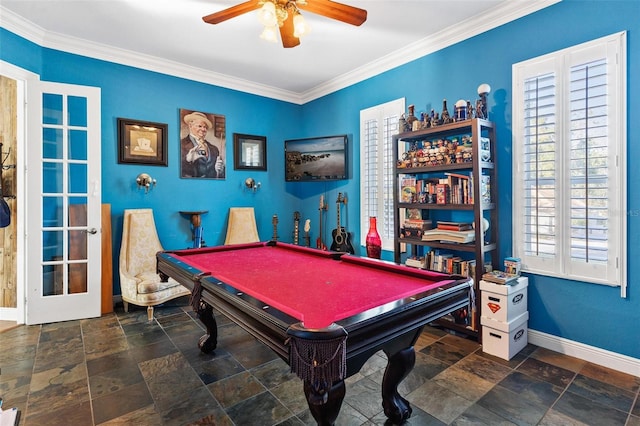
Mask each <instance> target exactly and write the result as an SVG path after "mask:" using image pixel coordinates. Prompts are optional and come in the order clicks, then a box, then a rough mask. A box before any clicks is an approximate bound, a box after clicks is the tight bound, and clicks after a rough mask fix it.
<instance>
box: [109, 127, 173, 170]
mask: <svg viewBox="0 0 640 426" xmlns="http://www.w3.org/2000/svg"><path fill="white" fill-rule="evenodd" d="M118 163H134V164H147V165H150V166H167V165H168V164H169V162H168V158H167V125H166V124H162V123H152V122H150V121H140V120H131V119H128V118H118Z"/></svg>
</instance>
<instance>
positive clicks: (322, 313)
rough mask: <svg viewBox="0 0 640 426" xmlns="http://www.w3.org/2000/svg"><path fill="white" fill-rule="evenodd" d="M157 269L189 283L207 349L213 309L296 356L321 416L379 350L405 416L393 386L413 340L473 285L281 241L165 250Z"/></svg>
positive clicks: (385, 401) (327, 415) (400, 412)
mask: <svg viewBox="0 0 640 426" xmlns="http://www.w3.org/2000/svg"><path fill="white" fill-rule="evenodd" d="M157 269H158V272H159V273H160V274H161V275H162V276H163V278H164V279H168V277H171V278H173V279H175V280H177V281H178V282H180V283H181V284H182V285H184V286H186V287H187V288H189V289H190V290H191V291H192V297H191V302H192V306H193V307H194V310H195V311H196V312H197V313H198V316H199V318H200V320H201V321H202V322H203V324H204V325H205V326H206V328H207V334H205V335H204V336H203V337H202V338H200V341H199V343H198V344H199V346H200V349H201V350H202V351H203V352H205V353H209V352H211V351H213V350H214V349H215V348H216V345H217V326H216V322H215V318H214V315H213V309H214V308H215V309H216V310H218V311H219V312H221V313H222V314H224V315H226V316H227V317H229V318H230V319H231V320H232V321H234V322H235V323H237V324H238V325H240V326H241V327H243V328H244V329H246V330H247V331H248V332H249V333H251V334H252V335H254V336H255V337H256V338H257V339H259V340H260V341H261V342H263V343H264V344H266V345H267V346H269V347H270V348H271V349H273V350H274V351H275V352H276V353H277V354H278V355H279V356H280V357H281V358H282V359H283V360H285V361H286V362H287V363H288V364H289V365H290V367H291V371H292V372H294V373H296V374H297V375H298V377H300V378H301V379H302V381H303V388H304V393H305V396H306V398H307V402H308V404H309V409H310V411H311V413H312V415H313V417H314V418H315V420H316V421H317V422H318V424H320V425H331V424H334V422H335V420H336V418H337V417H338V413H339V411H340V406H341V405H342V401H343V398H344V395H345V384H344V379H345V378H347V377H349V376H351V375H353V374H355V373H357V372H358V371H359V370H360V369H361V368H362V366H363V365H364V363H365V362H366V361H367V359H369V357H371V356H372V355H373V354H374V353H376V352H377V351H380V350H382V351H384V353H385V354H386V355H387V358H388V364H387V367H386V370H385V374H384V378H383V382H382V406H383V409H384V413H385V415H386V416H387V417H388V418H389V419H390V420H391V421H393V422H395V423H398V424H399V423H401V422H402V421H404V420H406V419H407V418H409V416H410V415H411V406H410V405H409V402H408V401H407V400H405V399H404V398H402V397H401V396H400V395H399V393H398V390H397V388H398V384H399V383H400V382H401V381H402V380H403V379H404V378H405V377H406V376H407V375H408V374H409V372H410V371H411V369H412V368H413V366H414V364H415V352H414V349H413V345H414V344H415V342H416V340H417V338H418V336H419V335H420V333H421V331H422V327H423V326H424V325H425V324H427V323H429V322H431V321H433V320H435V319H437V318H440V317H442V316H444V315H446V314H448V313H450V312H452V311H454V310H456V309H459V308H461V307H464V306H467V305H468V303H469V292H470V291H471V281H470V280H469V279H467V278H463V277H459V276H450V275H445V274H439V273H434V272H429V271H422V270H418V269H414V268H409V267H406V266H403V265H396V264H393V263H389V262H384V261H380V260H374V259H369V258H361V257H357V256H353V255H350V254H345V253H336V252H331V251H323V250H317V249H313V248H308V247H301V246H297V245H292V244H286V243H281V242H275V241H271V242H266V243H263V242H260V243H251V244H238V245H230V246H218V247H206V248H197V249H195V248H194V249H185V250H175V251H163V252H159V253H158V254H157Z"/></svg>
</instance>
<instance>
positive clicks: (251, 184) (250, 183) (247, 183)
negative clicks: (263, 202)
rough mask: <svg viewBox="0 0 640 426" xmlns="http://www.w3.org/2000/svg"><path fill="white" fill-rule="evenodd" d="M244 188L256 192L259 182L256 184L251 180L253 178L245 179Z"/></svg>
mask: <svg viewBox="0 0 640 426" xmlns="http://www.w3.org/2000/svg"><path fill="white" fill-rule="evenodd" d="M244 186H245V187H246V188H247V189H249V190H252V191H253V192H256V191H257V190H258V189H260V182H256V181H255V180H253V178H246V179H245V180H244Z"/></svg>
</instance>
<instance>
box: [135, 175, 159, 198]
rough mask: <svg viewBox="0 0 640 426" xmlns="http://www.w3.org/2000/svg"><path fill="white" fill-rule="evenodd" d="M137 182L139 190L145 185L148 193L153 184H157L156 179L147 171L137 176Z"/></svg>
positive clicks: (145, 190)
mask: <svg viewBox="0 0 640 426" xmlns="http://www.w3.org/2000/svg"><path fill="white" fill-rule="evenodd" d="M136 184H137V185H138V190H139V189H140V188H143V187H144V193H145V194H147V193H148V192H149V191H150V190H152V189H153V187H152V186H156V180H155V179H154V178H152V177H151V176H149V175H148V174H146V173H140V174H139V175H138V177H137V178H136Z"/></svg>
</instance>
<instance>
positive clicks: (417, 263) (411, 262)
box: [404, 257, 425, 269]
mask: <svg viewBox="0 0 640 426" xmlns="http://www.w3.org/2000/svg"><path fill="white" fill-rule="evenodd" d="M404 264H405V265H407V266H410V267H412V268H420V269H425V263H424V257H410V258H408V259H407V260H406V261H405V262H404Z"/></svg>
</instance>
